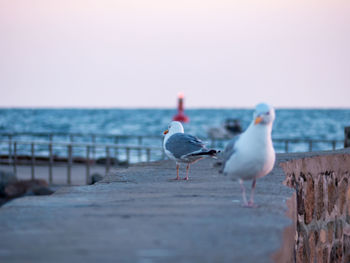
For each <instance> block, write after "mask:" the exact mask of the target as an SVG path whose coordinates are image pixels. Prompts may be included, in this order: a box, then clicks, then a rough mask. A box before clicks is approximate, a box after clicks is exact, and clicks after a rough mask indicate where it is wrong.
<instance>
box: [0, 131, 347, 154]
mask: <svg viewBox="0 0 350 263" xmlns="http://www.w3.org/2000/svg"><path fill="white" fill-rule="evenodd" d="M23 136H24V137H23ZM1 138H6V139H7V140H9V141H12V140H22V141H23V140H26V141H27V140H28V141H33V140H36V139H37V138H40V139H41V140H42V139H44V140H45V141H48V142H55V139H59V140H58V142H62V141H66V142H70V143H73V142H80V143H92V144H96V143H106V144H113V145H114V144H115V145H118V144H122V143H124V144H129V145H137V146H155V145H157V146H159V147H161V145H162V141H163V137H162V136H161V135H120V134H102V133H101V134H98V133H63V132H61V133H60V132H58V133H44V132H42V133H40V132H39V133H38V132H19V133H0V140H1ZM202 139H203V141H206V142H207V143H208V145H211V147H219V148H223V147H224V145H225V144H226V143H227V142H228V141H229V139H215V138H202ZM273 141H274V143H275V148H277V151H278V152H290V148H291V147H290V146H291V145H293V144H303V145H307V146H308V147H307V148H306V150H308V151H313V150H314V149H316V150H331V149H332V150H335V149H336V148H337V147H338V146H339V145H341V147H338V148H342V147H343V144H344V141H343V140H327V139H302V138H296V139H289V138H273ZM276 144H277V145H276ZM280 144H282V145H283V146H280ZM318 144H323V145H327V146H323V148H322V149H320V147H318V148H317V147H316V148H315V146H317V145H318ZM93 157H95V153H94V152H93Z"/></svg>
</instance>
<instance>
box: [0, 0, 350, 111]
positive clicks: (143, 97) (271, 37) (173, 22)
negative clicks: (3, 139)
mask: <svg viewBox="0 0 350 263" xmlns="http://www.w3.org/2000/svg"><path fill="white" fill-rule="evenodd" d="M349 14H350V1H349V0H332V1H331V0H315V1H314V0H284V1H281V0H215V1H214V0H213V1H208V0H177V1H169V0H147V1H146V0H95V1H92V0H57V1H56V0H0V91H1V95H0V107H89V108H94V107H103V108H106V107H107V108H110V107H116V108H123V107H128V108H130V107H131V108H135V107H137V108H143V107H145V108H158V107H162V108H163V107H166V108H171V107H174V105H175V104H176V96H177V94H178V93H179V92H183V93H184V94H185V106H187V107H188V108H212V107H215V108H223V107H224V108H242V107H244V108H245V107H252V106H254V105H255V104H257V103H259V102H268V103H270V104H272V105H274V106H276V107H287V108H290V107H293V108H298V107H303V108H304V107H307V108H315V107H321V108H328V107H332V108H350V48H349V47H350V15H349Z"/></svg>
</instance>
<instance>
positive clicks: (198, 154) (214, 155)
mask: <svg viewBox="0 0 350 263" xmlns="http://www.w3.org/2000/svg"><path fill="white" fill-rule="evenodd" d="M218 153H220V151H217V150H213V149H212V150H209V151H206V152H199V153H193V154H191V155H190V156H201V155H209V156H211V157H213V158H215V159H216V158H217V157H216V155H217V154H218Z"/></svg>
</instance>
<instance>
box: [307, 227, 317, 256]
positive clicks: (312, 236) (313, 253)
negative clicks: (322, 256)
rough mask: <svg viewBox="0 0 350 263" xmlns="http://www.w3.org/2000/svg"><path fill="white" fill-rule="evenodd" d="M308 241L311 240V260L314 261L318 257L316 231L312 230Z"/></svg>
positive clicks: (309, 247) (309, 248)
mask: <svg viewBox="0 0 350 263" xmlns="http://www.w3.org/2000/svg"><path fill="white" fill-rule="evenodd" d="M308 241H309V246H308V250H309V251H308V252H309V262H314V261H315V259H316V236H315V231H311V233H310V235H309V240H308Z"/></svg>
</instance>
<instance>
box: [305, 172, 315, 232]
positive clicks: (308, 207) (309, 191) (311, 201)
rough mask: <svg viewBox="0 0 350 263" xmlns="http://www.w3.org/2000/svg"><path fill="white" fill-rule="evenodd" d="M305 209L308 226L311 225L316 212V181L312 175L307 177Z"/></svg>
mask: <svg viewBox="0 0 350 263" xmlns="http://www.w3.org/2000/svg"><path fill="white" fill-rule="evenodd" d="M304 207H305V219H304V220H305V224H306V225H308V224H310V223H311V221H312V219H313V216H314V211H315V188H314V180H313V178H312V175H311V174H308V175H307V177H306V194H305V198H304Z"/></svg>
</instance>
